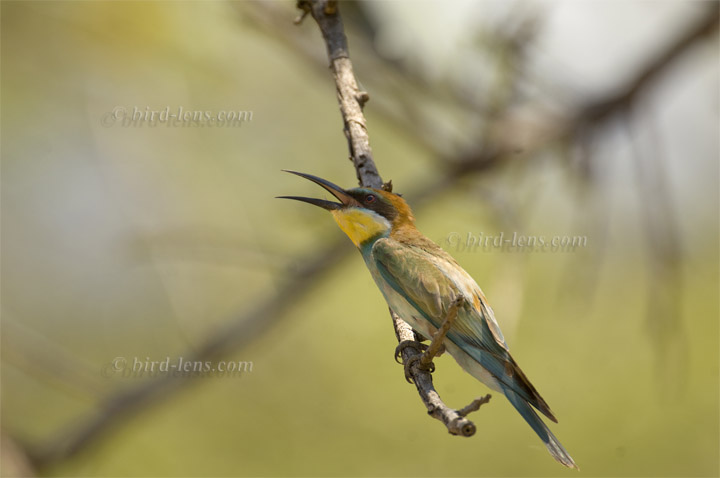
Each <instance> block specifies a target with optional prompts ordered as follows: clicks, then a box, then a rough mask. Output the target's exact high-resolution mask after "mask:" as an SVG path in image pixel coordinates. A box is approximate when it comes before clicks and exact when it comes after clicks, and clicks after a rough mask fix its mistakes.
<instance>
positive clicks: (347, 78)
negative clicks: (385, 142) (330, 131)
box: [298, 0, 484, 436]
mask: <svg viewBox="0 0 720 478" xmlns="http://www.w3.org/2000/svg"><path fill="white" fill-rule="evenodd" d="M298 8H301V9H303V10H304V11H305V12H310V14H311V15H312V17H313V18H314V19H315V21H316V22H317V24H318V27H320V31H321V32H322V35H323V38H324V39H325V43H326V45H327V53H328V58H329V59H330V68H331V70H332V71H333V76H334V77H335V85H336V87H337V93H338V103H340V112H341V114H342V118H343V121H344V123H345V135H346V136H347V138H348V147H349V149H350V157H351V160H352V162H353V164H354V165H355V170H356V172H357V176H358V180H359V181H360V184H361V185H363V186H370V187H374V188H381V187H383V182H382V179H381V177H380V174H379V173H378V171H377V167H376V166H375V162H374V161H373V158H372V151H371V149H370V139H369V137H368V132H367V127H366V123H365V116H364V115H363V112H362V108H363V106H364V104H365V102H366V101H367V100H368V99H369V98H368V94H367V93H366V92H364V91H360V90H359V88H358V86H357V81H356V80H355V74H354V72H353V67H352V62H351V61H350V57H349V53H348V46H347V38H346V37H345V30H344V28H343V24H342V19H341V17H340V12H339V9H338V5H337V2H336V1H334V0H300V1H299V2H298ZM390 187H391V186H390ZM390 315H391V317H392V321H393V326H394V328H395V336H396V337H397V339H398V341H399V342H400V343H401V344H403V343H405V344H407V343H417V342H416V341H415V335H414V333H413V331H412V328H411V327H410V326H409V325H408V324H407V323H405V322H404V321H403V320H402V319H401V318H400V317H398V316H397V315H395V313H394V312H393V311H392V310H391V311H390ZM445 332H447V331H445ZM440 342H442V340H441V341H440ZM418 345H419V343H418ZM419 348H420V347H419V346H418V347H404V348H403V349H402V351H401V352H400V353H401V354H402V358H403V362H404V363H406V364H410V363H411V362H415V361H421V360H423V358H424V357H426V356H425V355H423V354H422V353H421V352H419V350H418V349H419ZM433 356H434V354H433ZM430 358H432V357H430ZM406 374H409V377H410V378H412V381H413V383H414V384H415V386H416V388H417V391H418V393H419V394H420V398H421V399H422V401H423V403H424V404H425V406H426V407H427V409H428V413H429V414H430V416H431V417H433V418H436V419H438V420H440V421H441V422H443V423H444V424H445V426H446V427H447V429H448V431H449V432H450V433H451V434H453V435H462V436H472V435H473V434H475V430H476V428H475V425H474V424H473V423H472V422H471V421H470V420H468V419H467V418H465V416H464V415H460V414H459V413H458V412H457V411H456V410H453V409H451V408H450V407H448V406H447V405H445V403H444V402H443V401H442V400H441V399H440V395H439V394H438V393H437V391H436V390H435V387H434V386H433V382H432V375H431V372H430V370H427V369H426V368H421V367H406ZM476 402H477V401H476ZM476 402H473V403H476ZM483 403H484V402H483ZM478 408H479V406H478ZM463 410H466V413H465V414H467V413H469V411H470V408H469V406H468V407H465V408H464V409H463Z"/></svg>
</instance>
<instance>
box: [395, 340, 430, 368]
mask: <svg viewBox="0 0 720 478" xmlns="http://www.w3.org/2000/svg"><path fill="white" fill-rule="evenodd" d="M406 348H411V349H415V350H417V351H418V353H423V352H425V351H426V350H427V348H428V346H427V345H425V344H421V343H420V342H416V341H415V340H403V341H402V342H400V343H399V344H398V346H397V347H395V361H396V362H397V363H402V362H401V361H400V359H401V358H402V353H403V351H404V350H405V349H406Z"/></svg>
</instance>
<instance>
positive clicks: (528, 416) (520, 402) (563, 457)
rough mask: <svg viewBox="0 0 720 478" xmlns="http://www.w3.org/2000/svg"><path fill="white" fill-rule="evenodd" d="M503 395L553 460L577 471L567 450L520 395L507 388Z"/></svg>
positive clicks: (504, 389)
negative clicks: (536, 435) (537, 437)
mask: <svg viewBox="0 0 720 478" xmlns="http://www.w3.org/2000/svg"><path fill="white" fill-rule="evenodd" d="M503 393H504V394H505V396H506V397H507V398H508V400H510V403H512V404H513V406H514V407H515V408H516V409H517V411H518V412H520V415H522V417H523V418H524V419H525V421H526V422H528V424H529V425H530V426H531V427H532V429H533V430H535V433H537V434H538V436H539V437H540V439H541V440H542V441H543V443H545V446H546V447H547V449H548V451H549V452H550V454H551V455H552V456H553V458H555V459H556V460H557V461H558V462H560V463H562V464H563V465H565V466H567V467H568V468H575V469H578V470H579V468H578V466H577V465H576V464H575V461H573V459H572V457H571V456H570V454H569V453H568V452H567V450H565V448H563V446H562V445H561V444H560V442H559V441H558V439H557V438H555V435H553V434H552V432H551V431H550V429H549V428H548V427H547V425H545V423H544V422H543V421H542V420H541V419H540V417H539V416H538V414H537V413H536V412H535V410H534V409H533V408H532V406H530V404H529V403H528V402H527V401H526V400H524V399H523V398H522V397H521V396H520V395H518V394H517V393H515V392H514V391H512V390H510V389H508V388H505V387H503Z"/></svg>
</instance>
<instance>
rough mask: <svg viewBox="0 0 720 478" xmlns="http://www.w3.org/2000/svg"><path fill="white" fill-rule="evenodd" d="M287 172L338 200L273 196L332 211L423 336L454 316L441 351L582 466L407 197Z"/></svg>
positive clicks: (473, 288) (567, 461)
mask: <svg viewBox="0 0 720 478" xmlns="http://www.w3.org/2000/svg"><path fill="white" fill-rule="evenodd" d="M284 171H286V172H288V173H292V174H295V175H297V176H300V177H303V178H305V179H308V180H310V181H312V182H314V183H316V184H318V185H320V186H322V187H323V188H324V189H325V190H327V191H328V192H329V193H330V194H332V195H333V196H334V198H335V199H337V201H328V200H325V199H316V198H308V197H300V196H278V197H279V198H282V199H292V200H296V201H302V202H305V203H309V204H312V205H315V206H318V207H321V208H323V209H325V210H327V211H330V213H331V214H332V216H333V218H334V220H335V222H336V223H337V225H338V226H339V227H340V229H341V230H342V231H343V232H344V233H345V234H346V235H347V236H348V237H349V238H350V240H351V241H352V242H353V244H354V245H355V246H356V247H357V248H358V249H359V251H360V253H361V254H362V257H363V259H364V261H365V264H366V265H367V268H368V269H369V270H370V274H371V275H372V277H373V279H374V280H375V283H376V284H377V286H378V288H379V289H380V291H381V292H382V294H383V296H384V298H385V300H386V302H387V304H388V306H389V307H390V309H391V310H392V311H393V312H395V314H397V315H398V316H399V317H400V318H402V319H403V320H405V321H406V322H407V323H408V324H410V326H412V328H413V329H414V330H415V331H416V332H417V333H419V334H420V335H422V336H423V337H424V338H426V339H432V338H433V336H434V334H435V333H436V332H437V331H438V329H440V328H441V327H442V326H443V324H444V323H445V321H446V319H449V318H452V321H451V322H450V324H451V325H450V327H449V329H447V333H446V334H445V336H444V338H443V343H442V345H443V346H444V348H445V350H447V352H448V353H449V354H450V355H451V356H452V357H453V358H454V359H455V361H456V362H457V363H458V364H459V365H460V367H462V368H463V369H464V370H465V371H466V372H468V373H469V374H470V375H472V376H473V377H475V378H476V379H477V380H479V381H480V382H482V383H484V384H485V385H486V386H488V387H489V388H491V389H492V390H495V391H497V392H500V393H502V394H503V395H505V397H506V398H507V399H508V400H509V401H510V403H511V404H512V405H513V407H515V409H516V410H517V411H518V412H519V413H520V415H521V416H522V417H523V418H524V419H525V421H526V422H527V423H528V424H529V425H530V427H531V428H532V429H533V430H534V431H535V433H536V434H537V435H538V436H539V437H540V439H541V440H542V441H543V443H544V444H545V446H546V448H547V450H548V451H549V452H550V455H552V457H553V458H555V460H557V461H558V462H559V463H561V464H563V465H565V466H567V467H569V468H575V469H579V468H578V466H577V465H576V464H575V461H574V460H573V459H572V457H571V456H570V454H569V453H568V452H567V450H565V448H564V447H563V446H562V445H561V444H560V442H559V441H558V439H557V438H556V437H555V435H553V433H552V432H551V431H550V429H549V428H548V426H547V425H546V424H545V422H544V421H543V420H542V419H541V418H540V416H539V415H538V412H540V413H542V414H543V415H544V416H545V417H547V418H548V419H550V420H552V421H553V422H555V423H557V419H556V418H555V415H554V414H553V412H552V411H551V410H550V407H549V406H548V404H547V403H546V402H545V400H544V399H543V398H542V397H541V396H540V394H539V393H538V391H537V390H536V389H535V387H534V386H533V385H532V383H530V380H529V379H528V378H527V376H526V375H525V373H523V371H522V370H521V369H520V367H519V366H518V364H517V363H516V362H515V360H514V359H513V357H512V356H511V355H510V350H509V348H508V346H507V343H506V342H505V338H504V337H503V334H502V332H501V330H500V327H499V325H498V323H497V321H496V320H495V314H494V312H493V309H492V308H491V307H490V305H489V304H488V301H487V299H486V298H485V295H484V294H483V292H482V291H481V290H480V287H479V286H478V285H477V283H476V282H475V280H474V279H473V278H472V277H471V276H470V274H468V273H467V272H466V271H465V270H464V269H463V268H462V267H461V266H460V265H459V264H458V263H457V262H456V261H455V259H453V258H452V256H450V254H448V253H447V252H445V251H444V250H443V249H442V248H441V247H440V246H438V245H437V244H436V243H435V242H433V241H432V240H430V239H429V238H427V237H426V236H424V235H423V234H422V233H421V232H420V231H419V230H418V229H417V228H416V227H415V218H414V216H413V213H412V210H411V209H410V206H409V205H408V204H407V202H406V201H405V200H404V199H403V198H402V197H401V196H400V195H399V194H395V193H392V192H390V191H386V190H383V189H377V188H370V187H357V188H353V189H343V188H341V187H340V186H337V185H335V184H333V183H331V182H330V181H327V180H325V179H322V178H320V177H317V176H313V175H311V174H306V173H300V172H297V171H290V170H284ZM450 315H452V317H449V316H450ZM401 345H402V344H401ZM406 365H407V364H406ZM406 370H407V369H406ZM406 377H407V371H406Z"/></svg>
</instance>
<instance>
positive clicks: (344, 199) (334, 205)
mask: <svg viewBox="0 0 720 478" xmlns="http://www.w3.org/2000/svg"><path fill="white" fill-rule="evenodd" d="M283 171H285V172H287V173H292V174H297V175H298V176H300V177H303V178H305V179H309V180H310V181H312V182H314V183H316V184H319V185H320V186H322V187H324V188H325V189H327V190H328V191H329V192H330V194H332V195H333V196H335V197H336V198H337V199H339V200H340V202H339V203H338V202H332V201H325V200H324V199H315V198H306V197H300V196H278V198H280V199H294V200H296V201H303V202H306V203H310V204H314V205H316V206H320V207H321V208H323V209H327V210H328V211H332V210H334V209H343V208H346V207H348V206H350V205H358V204H359V203H358V202H357V201H356V200H355V199H354V198H353V197H352V196H350V195H349V194H348V193H346V192H345V190H344V189H343V188H341V187H340V186H337V185H335V184H333V183H331V182H330V181H326V180H325V179H322V178H319V177H317V176H313V175H312V174H305V173H298V172H297V171H290V170H287V169H283Z"/></svg>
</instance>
